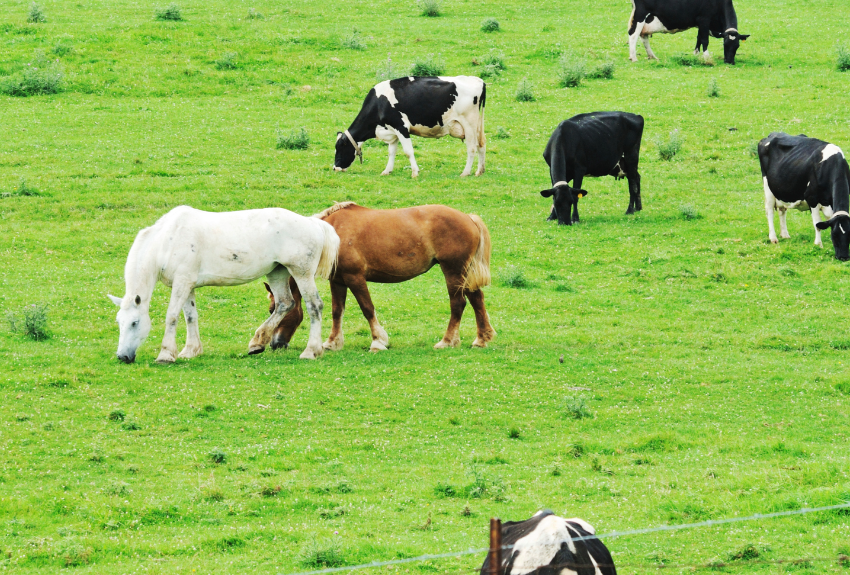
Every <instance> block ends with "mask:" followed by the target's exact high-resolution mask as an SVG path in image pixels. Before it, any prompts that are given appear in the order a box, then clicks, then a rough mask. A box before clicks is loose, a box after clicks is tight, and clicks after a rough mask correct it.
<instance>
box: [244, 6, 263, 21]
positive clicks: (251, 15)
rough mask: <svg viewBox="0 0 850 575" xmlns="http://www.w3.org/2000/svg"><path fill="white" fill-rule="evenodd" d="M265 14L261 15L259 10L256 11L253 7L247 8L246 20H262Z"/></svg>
mask: <svg viewBox="0 0 850 575" xmlns="http://www.w3.org/2000/svg"><path fill="white" fill-rule="evenodd" d="M264 18H265V16H263V15H262V14H261V13H260V12H257V11H256V10H254V9H253V8H248V20H262V19H264Z"/></svg>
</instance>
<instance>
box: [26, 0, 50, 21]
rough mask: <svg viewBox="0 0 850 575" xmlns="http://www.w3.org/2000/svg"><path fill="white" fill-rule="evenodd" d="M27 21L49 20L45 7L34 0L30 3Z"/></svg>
mask: <svg viewBox="0 0 850 575" xmlns="http://www.w3.org/2000/svg"><path fill="white" fill-rule="evenodd" d="M27 22H29V23H30V24H42V23H44V22H47V14H45V13H44V9H42V7H41V6H39V5H38V4H36V3H35V2H33V3H32V4H30V10H29V13H28V14H27Z"/></svg>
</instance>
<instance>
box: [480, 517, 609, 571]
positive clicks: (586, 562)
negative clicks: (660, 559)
mask: <svg viewBox="0 0 850 575" xmlns="http://www.w3.org/2000/svg"><path fill="white" fill-rule="evenodd" d="M595 535H596V531H595V530H594V529H593V527H591V526H590V525H589V524H588V523H587V522H585V521H583V520H581V519H564V518H563V517H558V516H557V515H555V514H554V513H552V512H551V511H549V510H548V509H547V510H546V511H538V512H537V513H536V514H535V515H534V517H532V518H531V519H527V520H525V521H508V522H505V523H502V546H510V545H512V546H513V548H511V549H508V550H505V551H503V552H502V565H501V567H502V568H501V569H500V570H499V573H500V574H502V575H555V574H556V573H557V574H560V573H563V574H567V573H569V574H570V575H617V569H616V568H615V567H614V559H613V558H612V557H611V553H610V552H609V551H608V549H607V548H606V547H605V545H603V544H602V542H601V541H599V539H597V538H596V537H595ZM575 539H578V541H575ZM489 571H490V557H489V555H488V556H487V558H486V559H485V560H484V565H482V566H481V575H487V574H488V573H489Z"/></svg>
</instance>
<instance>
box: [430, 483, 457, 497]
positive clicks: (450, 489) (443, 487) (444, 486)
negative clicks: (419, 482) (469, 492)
mask: <svg viewBox="0 0 850 575" xmlns="http://www.w3.org/2000/svg"><path fill="white" fill-rule="evenodd" d="M457 493H458V492H457V489H455V487H454V485H449V484H448V483H438V484H437V485H436V486H435V487H434V495H435V496H436V497H455V496H457Z"/></svg>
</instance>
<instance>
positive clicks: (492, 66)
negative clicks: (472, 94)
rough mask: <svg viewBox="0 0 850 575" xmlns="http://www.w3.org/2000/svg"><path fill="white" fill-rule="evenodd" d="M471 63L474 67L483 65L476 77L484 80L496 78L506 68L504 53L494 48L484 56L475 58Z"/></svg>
mask: <svg viewBox="0 0 850 575" xmlns="http://www.w3.org/2000/svg"><path fill="white" fill-rule="evenodd" d="M472 63H473V64H475V65H477V64H481V65H483V67H482V68H481V72H479V74H478V76H479V77H480V78H482V79H484V80H487V79H490V78H496V77H498V76H499V75H501V73H502V72H503V71H504V70H506V69H507V66H505V55H504V53H503V52H501V51H500V50H496V49H495V48H493V49H492V50H490V51H489V52H487V53H486V54H485V55H483V56H481V57H479V58H476V59H475V60H473V62H472Z"/></svg>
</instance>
